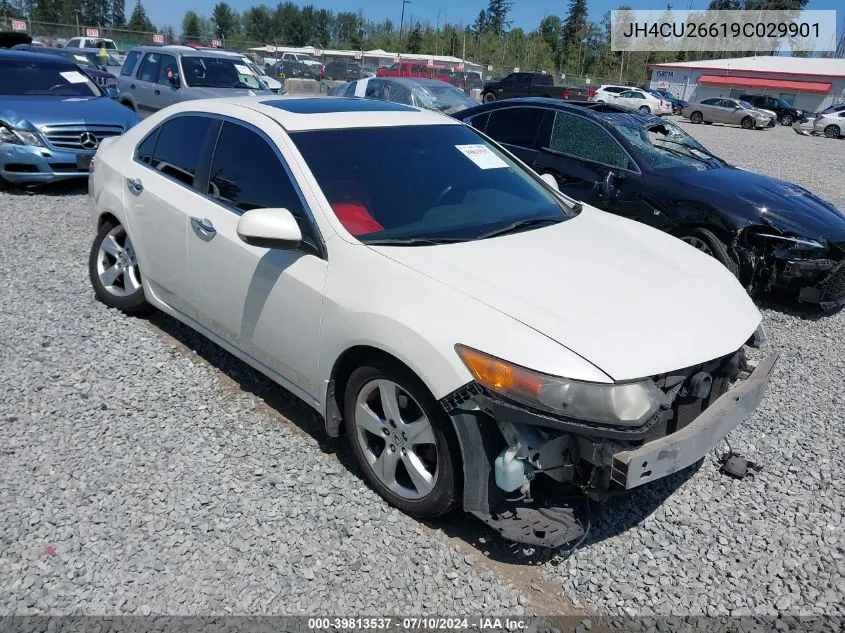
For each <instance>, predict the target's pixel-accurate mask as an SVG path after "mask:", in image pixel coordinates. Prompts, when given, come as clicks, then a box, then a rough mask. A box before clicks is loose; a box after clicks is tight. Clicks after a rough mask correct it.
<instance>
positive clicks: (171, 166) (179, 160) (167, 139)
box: [139, 116, 212, 187]
mask: <svg viewBox="0 0 845 633" xmlns="http://www.w3.org/2000/svg"><path fill="white" fill-rule="evenodd" d="M211 123H212V119H210V118H208V117H204V116H179V117H176V118H174V119H170V120H168V121H165V122H164V123H163V124H162V125H161V128H160V129H161V132H160V133H159V135H158V141H157V143H156V147H155V154H154V157H153V162H152V167H153V169H155V170H156V171H160V172H161V173H163V174H166V175H168V176H170V177H171V178H173V179H175V180H178V181H179V182H181V183H183V184H185V185H187V186H189V187H193V186H194V177H195V176H196V175H197V166H198V165H199V163H200V161H201V160H202V157H201V156H200V152H198V151H197V148H198V147H202V145H203V142H204V140H205V136H206V134H207V133H208V131H209V127H210V125H211ZM148 138H149V137H148ZM139 149H140V148H139ZM139 158H140V156H139Z"/></svg>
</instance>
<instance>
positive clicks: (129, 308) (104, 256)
mask: <svg viewBox="0 0 845 633" xmlns="http://www.w3.org/2000/svg"><path fill="white" fill-rule="evenodd" d="M88 275H89V277H90V278H91V286H92V287H93V288H94V294H95V295H96V296H97V299H99V300H100V301H102V302H103V303H104V304H106V305H107V306H108V307H110V308H117V309H118V310H121V311H123V312H126V313H127V314H140V313H143V312H149V311H150V310H151V309H152V306H151V305H150V304H149V303H148V302H147V298H146V297H145V296H144V282H143V278H142V276H141V268H140V266H139V265H138V260H137V258H136V255H135V247H134V246H133V245H132V240H131V239H130V238H129V235H128V234H127V233H126V229H124V228H123V225H121V224H116V225H115V224H112V223H111V222H104V223H103V226H102V227H100V230H99V231H98V232H97V237H95V238H94V243H93V244H92V245H91V253H90V255H89V257H88Z"/></svg>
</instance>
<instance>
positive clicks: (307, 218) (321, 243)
mask: <svg viewBox="0 0 845 633" xmlns="http://www.w3.org/2000/svg"><path fill="white" fill-rule="evenodd" d="M177 116H178V115H177ZM208 116H209V117H211V118H214V119H217V120H218V121H219V127H218V129H217V133H216V134H215V135H214V143H213V145H212V146H211V147H210V148H208V149H209V151H208V152H207V156H208V159H207V161H204V162H203V165H202V168H203V174H204V181H203V182H202V183H199V184H201V185H203V189H200V190H198V191H197V193H198V194H199V195H201V196H202V197H204V198H206V199H207V200H209V201H210V202H213V203H214V204H216V205H218V206H219V207H220V208H222V209H226V210H227V211H231V212H232V213H234V214H235V215H237V216H241V215H243V214H244V211H242V210H241V209H238V208H237V207H234V206H232V205H230V204H228V203H226V202H224V201H223V200H220V199H219V198H215V197H214V196H212V195H210V194H209V193H208V182H209V179H210V177H211V166H212V165H213V164H214V154H215V153H216V152H217V141H218V140H219V137H220V131H221V130H222V129H223V123H230V124H232V125H237V126H239V127H242V128H244V129H246V130H249V131H250V132H254V133H255V134H257V135H258V136H259V137H260V138H261V140H263V141H264V142H265V143H267V145H268V147H269V148H270V149H271V150H272V151H273V153H274V154H275V155H276V158H277V159H278V161H279V164H280V165H281V167H282V169H284V171H285V175H286V176H287V178H288V180H289V181H290V183H291V185H292V186H293V190H294V192H295V193H296V196H297V198H299V203H300V204H301V205H302V212H303V214H304V216H303V217H302V218H301V220H302V223H303V224H304V225H305V226H307V227H308V229H307V230H308V233H309V235H303V238H304V241H305V242H306V243H307V244H309V245H310V246H311V247H313V249H314V254H315V255H317V256H318V257H320V258H321V259H328V253H327V251H326V244H325V240H324V239H323V235H322V234H321V233H320V229H319V227H318V226H317V222H316V220H315V219H314V213H313V212H312V211H311V206H310V205H309V204H308V201H307V200H306V199H305V195H304V194H303V193H302V189H301V188H300V186H299V183H298V182H297V181H296V178H294V177H293V172H292V171H291V170H290V166H289V165H288V162H287V160H285V157H284V156H283V155H282V152H281V150H279V148H278V146H277V145H276V144H275V143H274V142H273V140H272V139H271V138H270V137H269V136H267V134H265V133H264V132H263V131H262V130H260V129H259V128H257V127H255V126H254V125H252V124H251V123H247V122H245V121H242V120H239V119H234V118H232V117H228V116H225V115H222V114H212V115H208ZM199 174H200V168H199V167H198V168H197V176H199ZM194 182H196V179H195V180H194ZM291 213H293V211H291ZM296 215H297V214H294V217H296ZM308 238H310V239H308Z"/></svg>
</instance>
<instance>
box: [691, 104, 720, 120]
mask: <svg viewBox="0 0 845 633" xmlns="http://www.w3.org/2000/svg"><path fill="white" fill-rule="evenodd" d="M720 102H721V99H705V100H704V101H702V102H701V103H699V104H698V106H697V107H694V108H692V109H693V110H700V111H701V115H702V116H703V117H704V120H705V121H709V122H712V121H718V120H719V117H720V116H721V113H720V111H719V110H718V108H717V107H716V106H717V105H718V104H719V103H720Z"/></svg>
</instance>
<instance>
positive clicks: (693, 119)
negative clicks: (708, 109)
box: [689, 110, 704, 124]
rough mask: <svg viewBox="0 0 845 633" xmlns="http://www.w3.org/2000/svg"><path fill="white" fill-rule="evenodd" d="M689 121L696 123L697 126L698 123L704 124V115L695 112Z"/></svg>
mask: <svg viewBox="0 0 845 633" xmlns="http://www.w3.org/2000/svg"><path fill="white" fill-rule="evenodd" d="M689 120H690V121H691V122H692V123H696V124H697V123H703V122H704V115H703V114H701V112H699V111H698V110H696V111H695V112H693V113H692V114H690V115H689Z"/></svg>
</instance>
